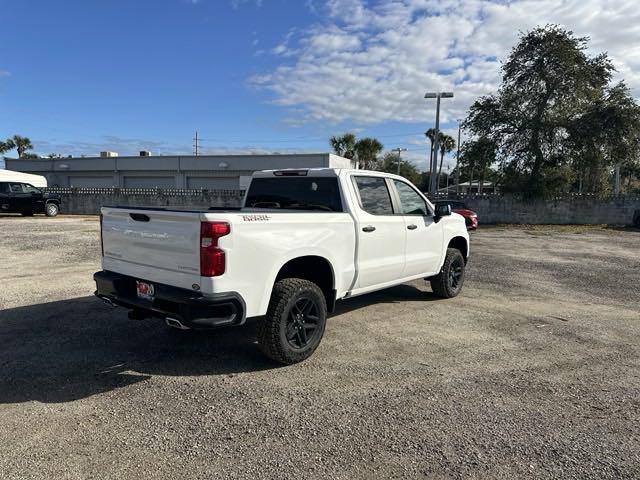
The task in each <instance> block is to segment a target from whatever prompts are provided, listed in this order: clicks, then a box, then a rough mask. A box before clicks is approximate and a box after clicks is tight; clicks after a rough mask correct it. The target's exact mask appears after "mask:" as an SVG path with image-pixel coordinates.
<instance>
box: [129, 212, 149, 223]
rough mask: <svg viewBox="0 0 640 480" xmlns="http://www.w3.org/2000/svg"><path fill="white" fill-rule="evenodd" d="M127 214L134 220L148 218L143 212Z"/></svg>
mask: <svg viewBox="0 0 640 480" xmlns="http://www.w3.org/2000/svg"><path fill="white" fill-rule="evenodd" d="M129 216H130V217H131V218H133V219H134V220H135V221H136V222H148V221H149V220H150V219H149V216H148V215H145V214H144V213H130V214H129Z"/></svg>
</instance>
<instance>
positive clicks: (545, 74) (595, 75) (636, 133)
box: [464, 25, 640, 196]
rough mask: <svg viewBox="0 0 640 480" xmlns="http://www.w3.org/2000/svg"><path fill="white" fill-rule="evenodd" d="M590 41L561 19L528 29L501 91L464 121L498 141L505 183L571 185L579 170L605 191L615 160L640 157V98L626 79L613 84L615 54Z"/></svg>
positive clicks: (533, 190)
mask: <svg viewBox="0 0 640 480" xmlns="http://www.w3.org/2000/svg"><path fill="white" fill-rule="evenodd" d="M587 42H588V38H585V37H575V36H574V35H573V33H572V32H571V31H568V30H565V29H563V28H561V27H558V26H555V25H547V26H545V27H538V28H536V29H534V30H532V31H530V32H528V33H525V34H522V35H521V37H520V40H519V42H518V44H517V45H516V46H515V47H514V48H513V49H512V51H511V54H510V56H509V58H508V59H507V61H506V62H505V63H504V65H503V67H502V71H503V77H502V84H501V86H500V87H499V89H498V91H497V93H496V94H494V95H490V96H486V97H482V98H480V99H478V100H477V101H476V102H475V103H474V104H473V105H472V106H471V108H470V110H469V115H468V117H467V119H466V120H465V122H464V126H465V128H466V129H468V130H469V131H470V132H471V133H472V134H473V135H474V136H476V137H478V138H484V139H487V140H490V141H492V142H493V143H494V144H495V146H496V149H497V151H498V153H499V155H500V157H501V166H500V171H501V175H502V181H503V188H504V189H506V190H507V191H508V190H515V189H519V190H520V191H524V192H526V193H528V194H529V195H531V196H543V195H546V194H550V193H554V192H558V191H566V190H569V189H571V188H572V185H575V181H576V178H577V177H578V176H579V175H580V176H582V177H584V179H585V186H586V188H587V190H586V191H591V192H594V193H600V192H602V191H605V190H606V189H607V188H608V176H609V174H610V171H611V167H612V165H613V164H615V163H621V162H625V161H629V159H631V158H633V159H634V160H633V162H635V161H636V160H635V159H636V158H637V155H638V151H639V148H638V139H639V138H640V111H639V110H638V105H637V104H636V103H635V101H634V99H633V97H632V96H631V94H630V92H629V90H628V89H627V87H626V86H625V85H624V84H623V83H621V84H618V85H614V86H611V85H610V81H611V78H612V74H613V71H614V68H613V65H612V63H611V61H610V60H609V59H608V58H607V56H606V54H600V55H596V56H589V55H588V54H587V53H586V51H587Z"/></svg>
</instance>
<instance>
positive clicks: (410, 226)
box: [407, 224, 418, 230]
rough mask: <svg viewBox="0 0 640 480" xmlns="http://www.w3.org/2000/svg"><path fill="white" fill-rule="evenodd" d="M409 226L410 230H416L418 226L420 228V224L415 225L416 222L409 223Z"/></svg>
mask: <svg viewBox="0 0 640 480" xmlns="http://www.w3.org/2000/svg"><path fill="white" fill-rule="evenodd" d="M407 228H408V229H409V230H415V229H416V228H418V226H417V225H414V224H411V225H407Z"/></svg>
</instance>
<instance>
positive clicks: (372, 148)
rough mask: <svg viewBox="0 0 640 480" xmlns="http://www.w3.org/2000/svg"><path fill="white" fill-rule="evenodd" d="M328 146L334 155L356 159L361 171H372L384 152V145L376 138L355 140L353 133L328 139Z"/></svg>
mask: <svg viewBox="0 0 640 480" xmlns="http://www.w3.org/2000/svg"><path fill="white" fill-rule="evenodd" d="M329 145H331V148H332V149H333V151H334V153H335V154H336V155H340V156H341V157H345V158H348V159H353V158H355V159H357V160H358V165H359V166H360V168H362V169H369V170H373V169H375V168H376V165H377V163H378V157H379V155H380V154H381V153H382V150H384V145H382V143H380V141H379V140H378V139H376V138H370V137H366V138H362V139H360V140H357V139H356V136H355V135H354V134H353V133H345V134H343V135H338V136H333V137H331V138H330V139H329Z"/></svg>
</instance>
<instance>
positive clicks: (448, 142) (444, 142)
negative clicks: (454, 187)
mask: <svg viewBox="0 0 640 480" xmlns="http://www.w3.org/2000/svg"><path fill="white" fill-rule="evenodd" d="M439 137H440V139H439V140H438V148H439V149H440V166H439V167H438V178H437V185H438V188H440V176H441V175H442V164H443V163H444V156H445V155H446V154H447V153H449V152H452V151H453V149H454V148H456V141H455V140H454V139H453V137H452V136H451V135H447V134H446V133H442V132H440V135H439Z"/></svg>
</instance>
